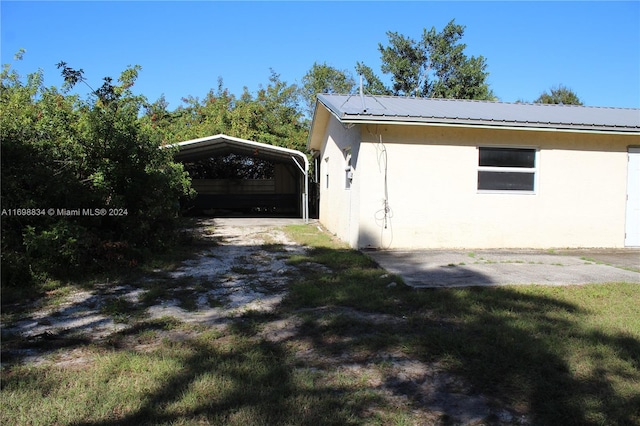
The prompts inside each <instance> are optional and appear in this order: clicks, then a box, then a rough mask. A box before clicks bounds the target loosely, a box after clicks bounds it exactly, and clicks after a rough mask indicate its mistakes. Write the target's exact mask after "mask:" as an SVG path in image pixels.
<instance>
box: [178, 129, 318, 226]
mask: <svg viewBox="0 0 640 426" xmlns="http://www.w3.org/2000/svg"><path fill="white" fill-rule="evenodd" d="M172 146H174V147H177V148H178V150H177V152H176V153H175V155H174V158H175V159H176V160H177V161H180V162H182V163H184V164H185V167H186V169H187V171H189V169H193V166H194V164H197V163H198V162H200V163H201V164H205V166H204V172H205V173H204V175H205V176H204V177H203V176H198V177H193V176H192V183H191V184H192V187H193V188H194V189H195V190H196V193H197V195H196V199H195V202H194V205H193V206H192V207H193V208H195V209H196V210H198V211H204V212H206V211H211V212H213V213H214V214H217V215H219V214H222V213H223V214H229V213H234V214H241V213H252V214H256V213H258V214H261V215H264V214H271V215H278V216H283V215H284V216H296V217H301V218H302V219H304V220H305V221H308V218H309V212H308V196H307V194H308V187H309V182H308V174H309V161H308V159H307V156H306V154H304V153H302V152H300V151H297V150H293V149H288V148H283V147H279V146H275V145H269V144H265V143H260V142H256V141H250V140H247V139H241V138H236V137H233V136H228V135H223V134H220V135H213V136H207V137H204V138H199V139H193V140H188V141H184V142H179V143H177V144H174V145H172ZM230 155H231V156H235V158H237V159H238V160H237V161H236V162H235V163H234V165H240V166H241V167H243V168H249V169H250V168H252V167H253V168H256V167H257V166H256V165H257V164H266V165H267V166H268V168H269V172H268V174H269V176H268V177H264V176H262V177H261V178H257V179H251V178H244V179H229V178H226V179H221V178H217V179H211V178H207V176H206V171H207V170H206V164H207V160H209V159H212V158H228V157H229V156H230ZM209 167H211V166H209ZM202 168H203V167H201V169H202ZM191 173H193V170H191Z"/></svg>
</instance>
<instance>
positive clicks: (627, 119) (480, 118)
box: [318, 94, 640, 133]
mask: <svg viewBox="0 0 640 426" xmlns="http://www.w3.org/2000/svg"><path fill="white" fill-rule="evenodd" d="M318 102H319V103H321V104H322V105H324V106H325V107H326V108H327V109H328V110H329V111H331V113H333V114H334V115H335V116H336V117H337V118H338V119H339V120H340V121H341V122H343V123H365V122H387V123H393V122H396V123H404V124H407V123H408V124H441V125H458V126H480V127H487V126H488V127H509V128H514V127H515V128H523V129H527V128H530V129H556V130H567V131H592V132H616V133H619V132H621V133H639V132H640V109H634V108H606V107H586V106H577V105H553V104H528V103H505V102H490V101H472V100H458V99H435V98H410V97H399V96H370V95H367V96H360V95H334V94H320V95H318Z"/></svg>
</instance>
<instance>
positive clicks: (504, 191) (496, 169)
mask: <svg viewBox="0 0 640 426" xmlns="http://www.w3.org/2000/svg"><path fill="white" fill-rule="evenodd" d="M482 148H501V149H529V150H533V151H534V160H533V167H496V166H481V165H480V149H482ZM476 154H477V155H476V165H477V166H476V167H477V171H476V190H477V193H478V194H513V195H517V194H521V195H536V194H538V175H539V168H540V167H539V161H540V148H539V147H536V146H511V145H509V146H505V145H481V146H478V147H477V149H476ZM480 172H503V173H533V190H522V189H479V188H478V180H477V177H478V174H479V173H480Z"/></svg>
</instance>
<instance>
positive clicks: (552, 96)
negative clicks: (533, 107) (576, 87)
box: [533, 84, 583, 105]
mask: <svg viewBox="0 0 640 426" xmlns="http://www.w3.org/2000/svg"><path fill="white" fill-rule="evenodd" d="M550 92H551V93H547V92H546V91H544V92H542V93H541V94H540V96H538V99H536V100H535V101H533V102H534V103H536V104H563V105H583V104H582V101H580V98H578V95H576V94H575V93H574V92H573V90H571V89H569V88H568V87H566V86H563V85H562V84H560V85H558V86H557V87H552V88H551V89H550Z"/></svg>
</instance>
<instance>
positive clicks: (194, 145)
mask: <svg viewBox="0 0 640 426" xmlns="http://www.w3.org/2000/svg"><path fill="white" fill-rule="evenodd" d="M173 146H177V147H178V149H179V151H178V152H176V154H175V156H174V158H175V159H176V160H179V161H193V160H197V159H201V158H207V157H211V156H224V155H227V154H231V153H233V154H238V155H245V156H248V157H258V158H261V159H264V160H268V161H275V162H280V163H282V162H290V161H291V157H296V158H298V159H299V160H300V161H302V162H303V163H305V162H306V161H307V157H306V155H305V154H304V153H302V152H300V151H296V150H295V149H289V148H283V147H280V146H275V145H269V144H266V143H260V142H254V141H250V140H246V139H240V138H235V137H233V136H227V135H214V136H207V137H204V138H199V139H192V140H189V141H184V142H179V143H176V144H174V145H173Z"/></svg>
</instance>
